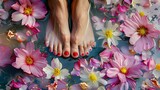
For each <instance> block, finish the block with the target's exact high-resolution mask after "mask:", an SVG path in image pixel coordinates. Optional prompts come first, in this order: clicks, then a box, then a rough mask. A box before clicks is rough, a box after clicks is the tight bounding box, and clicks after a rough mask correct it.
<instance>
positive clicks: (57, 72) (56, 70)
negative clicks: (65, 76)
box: [53, 68, 61, 76]
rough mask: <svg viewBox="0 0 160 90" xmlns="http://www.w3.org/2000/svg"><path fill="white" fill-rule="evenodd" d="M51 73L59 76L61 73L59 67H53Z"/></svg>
mask: <svg viewBox="0 0 160 90" xmlns="http://www.w3.org/2000/svg"><path fill="white" fill-rule="evenodd" d="M53 74H54V76H59V75H60V74H61V70H60V69H59V68H55V69H54V72H53Z"/></svg>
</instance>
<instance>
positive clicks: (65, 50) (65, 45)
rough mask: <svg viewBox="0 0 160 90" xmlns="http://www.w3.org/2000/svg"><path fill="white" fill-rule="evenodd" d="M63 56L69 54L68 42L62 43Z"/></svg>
mask: <svg viewBox="0 0 160 90" xmlns="http://www.w3.org/2000/svg"><path fill="white" fill-rule="evenodd" d="M63 56H64V57H69V56H70V42H66V43H64V49H63Z"/></svg>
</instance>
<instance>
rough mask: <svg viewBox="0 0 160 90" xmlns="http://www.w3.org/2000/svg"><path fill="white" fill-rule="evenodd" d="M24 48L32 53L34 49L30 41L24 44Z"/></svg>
mask: <svg viewBox="0 0 160 90" xmlns="http://www.w3.org/2000/svg"><path fill="white" fill-rule="evenodd" d="M26 50H27V51H28V52H29V53H32V52H33V51H35V49H34V44H33V43H32V42H28V43H27V45H26Z"/></svg>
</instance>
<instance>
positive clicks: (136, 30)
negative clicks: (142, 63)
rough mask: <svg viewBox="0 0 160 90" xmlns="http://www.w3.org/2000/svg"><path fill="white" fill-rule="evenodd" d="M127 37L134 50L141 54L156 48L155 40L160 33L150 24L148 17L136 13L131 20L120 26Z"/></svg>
mask: <svg viewBox="0 0 160 90" xmlns="http://www.w3.org/2000/svg"><path fill="white" fill-rule="evenodd" d="M120 30H122V31H124V33H125V35H126V36H127V37H130V40H129V42H130V44H131V45H134V50H135V51H136V52H138V53H141V52H142V51H143V50H146V51H147V50H150V49H151V48H153V47H154V39H155V38H158V35H159V34H160V32H159V31H158V30H156V29H155V28H154V25H153V24H150V23H149V22H148V19H147V17H145V16H141V15H140V14H139V13H135V14H134V15H133V16H132V17H131V18H130V19H127V20H125V21H124V23H123V24H121V26H120Z"/></svg>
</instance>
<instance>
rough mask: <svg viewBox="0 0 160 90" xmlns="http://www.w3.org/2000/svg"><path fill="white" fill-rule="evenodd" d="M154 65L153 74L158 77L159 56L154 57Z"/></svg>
mask: <svg viewBox="0 0 160 90" xmlns="http://www.w3.org/2000/svg"><path fill="white" fill-rule="evenodd" d="M155 62H156V66H155V69H154V70H153V74H154V76H155V77H156V78H157V79H158V78H159V77H160V58H157V59H155Z"/></svg>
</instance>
